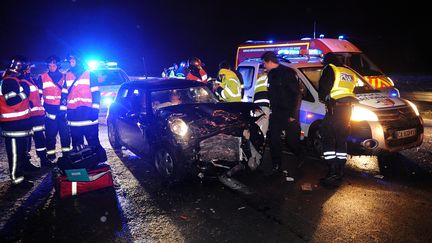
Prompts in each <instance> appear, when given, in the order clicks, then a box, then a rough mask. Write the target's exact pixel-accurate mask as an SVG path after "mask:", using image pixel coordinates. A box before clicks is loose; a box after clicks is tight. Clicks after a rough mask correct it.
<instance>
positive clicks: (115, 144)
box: [107, 121, 121, 150]
mask: <svg viewBox="0 0 432 243" xmlns="http://www.w3.org/2000/svg"><path fill="white" fill-rule="evenodd" d="M107 123H108V140H109V143H110V144H111V147H112V148H113V149H114V150H119V149H121V143H120V140H119V138H118V134H117V129H116V127H115V125H114V122H112V121H109V122H107Z"/></svg>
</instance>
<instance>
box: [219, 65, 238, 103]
mask: <svg viewBox="0 0 432 243" xmlns="http://www.w3.org/2000/svg"><path fill="white" fill-rule="evenodd" d="M218 75H219V76H220V77H221V79H222V82H221V84H220V87H221V88H222V90H221V91H220V93H218V95H219V96H220V97H221V98H222V100H224V101H226V102H240V101H241V98H242V97H241V85H240V81H239V79H238V77H237V75H236V74H235V73H234V72H233V71H231V70H229V69H225V68H222V69H221V70H220V71H219V74H218Z"/></svg>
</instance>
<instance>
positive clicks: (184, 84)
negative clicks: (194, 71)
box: [122, 78, 206, 90]
mask: <svg viewBox="0 0 432 243" xmlns="http://www.w3.org/2000/svg"><path fill="white" fill-rule="evenodd" d="M125 86H126V87H134V88H144V89H153V90H160V89H182V88H189V87H197V86H206V85H205V84H204V83H201V82H197V81H192V80H187V79H178V78H150V79H144V80H136V81H131V82H127V83H123V84H122V88H123V87H125Z"/></svg>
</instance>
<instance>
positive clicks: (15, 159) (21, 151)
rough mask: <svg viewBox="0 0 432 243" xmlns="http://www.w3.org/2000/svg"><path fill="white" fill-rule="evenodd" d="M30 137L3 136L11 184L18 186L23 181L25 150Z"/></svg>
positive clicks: (25, 159)
mask: <svg viewBox="0 0 432 243" xmlns="http://www.w3.org/2000/svg"><path fill="white" fill-rule="evenodd" d="M29 138H30V136H29V135H27V136H24V137H23V136H16V137H9V136H5V145H6V153H7V157H8V162H9V172H10V175H11V179H12V183H15V184H18V183H20V182H21V181H22V180H23V179H24V173H23V170H24V167H25V165H26V163H27V161H28V158H27V148H28V145H29V144H28V142H29Z"/></svg>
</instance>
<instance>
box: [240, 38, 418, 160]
mask: <svg viewBox="0 0 432 243" xmlns="http://www.w3.org/2000/svg"><path fill="white" fill-rule="evenodd" d="M324 40H326V39H324ZM327 40H329V42H331V43H333V45H334V46H333V50H334V49H335V48H336V47H337V45H339V46H340V47H341V48H343V50H344V51H346V50H349V49H350V48H352V50H354V51H355V50H358V49H357V48H355V47H354V46H353V45H350V43H349V42H346V41H344V40H337V39H327ZM310 43H311V42H310V41H299V42H283V43H268V42H250V43H247V44H246V45H242V46H240V47H239V49H238V52H237V59H236V61H237V62H236V64H237V68H238V71H239V72H240V73H241V74H242V75H243V79H244V85H245V97H244V99H243V100H245V101H249V102H250V101H252V99H253V90H254V86H255V82H256V79H257V77H258V74H259V73H261V72H262V69H263V66H262V61H261V60H260V57H261V55H262V54H263V53H264V52H266V51H274V52H275V53H277V54H278V57H279V59H280V63H281V64H282V65H285V66H288V67H290V68H292V69H293V70H295V71H296V73H297V76H298V78H299V82H300V84H301V89H302V93H303V99H302V104H301V109H300V122H301V128H302V134H301V136H302V137H303V136H304V137H305V138H308V141H309V142H310V144H311V145H312V146H313V149H314V150H315V152H316V153H318V154H320V152H321V150H322V144H321V139H320V134H319V127H320V124H321V122H322V119H323V118H324V115H325V105H324V104H323V103H321V102H320V101H319V100H318V85H319V79H320V76H321V71H322V69H323V65H322V63H321V61H322V54H323V51H322V50H320V49H313V48H311V47H312V46H311V44H310ZM314 47H317V46H316V45H315V46H314ZM346 53H348V54H349V53H350V52H346ZM355 93H356V96H357V98H358V99H359V104H357V105H355V106H354V107H353V112H352V117H351V132H350V135H349V137H348V141H347V142H348V150H349V153H350V154H351V155H380V154H386V153H392V152H398V151H401V150H404V149H409V148H413V147H416V146H419V145H421V143H422V141H423V120H422V118H421V117H420V115H419V112H418V110H417V107H416V106H415V105H414V104H413V103H412V102H410V101H408V100H404V99H401V98H399V97H398V95H394V93H392V92H388V90H386V91H383V90H379V89H377V88H374V87H373V86H372V85H371V84H370V83H369V81H368V80H367V79H365V78H364V77H363V76H362V75H359V80H358V82H357V87H356V89H355Z"/></svg>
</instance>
